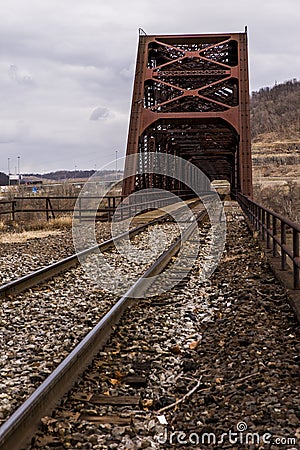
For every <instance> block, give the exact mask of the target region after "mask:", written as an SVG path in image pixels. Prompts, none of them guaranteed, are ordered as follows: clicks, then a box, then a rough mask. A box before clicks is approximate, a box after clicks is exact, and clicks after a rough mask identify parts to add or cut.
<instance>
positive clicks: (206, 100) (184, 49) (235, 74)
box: [123, 33, 252, 196]
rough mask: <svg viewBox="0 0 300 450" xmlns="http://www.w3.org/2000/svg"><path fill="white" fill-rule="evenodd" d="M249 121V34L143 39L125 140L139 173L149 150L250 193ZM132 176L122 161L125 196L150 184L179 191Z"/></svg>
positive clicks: (171, 184)
mask: <svg viewBox="0 0 300 450" xmlns="http://www.w3.org/2000/svg"><path fill="white" fill-rule="evenodd" d="M249 122H250V116H249V81H248V56H247V34H246V33H229V34H199V35H172V36H170V35H165V36H145V35H141V36H140V37H139V46H138V54H137V62H136V73H135V80H134V88H133V96H132V106H131V116H130V124H129V132H128V142H127V155H136V158H133V160H134V163H133V164H135V165H136V169H137V173H138V172H139V173H141V170H138V166H141V165H142V166H143V167H144V166H147V165H149V164H151V161H149V160H148V159H149V158H148V157H147V155H148V154H149V152H166V153H170V154H174V155H177V156H180V157H182V158H184V159H187V160H189V161H191V162H193V163H194V164H195V165H196V166H198V167H199V168H200V169H201V170H202V171H203V172H204V173H205V174H206V175H207V176H208V178H209V179H210V180H214V179H227V180H228V181H229V182H230V184H231V190H232V192H241V193H243V194H245V195H247V196H252V166H251V144H250V123H249ZM130 164H132V160H131V163H130ZM139 169H140V167H139ZM128 173H130V172H129V167H128V164H125V180H124V183H123V194H125V195H129V194H130V193H131V192H133V191H135V190H139V189H142V188H147V187H152V186H153V185H155V187H159V188H162V189H180V188H182V186H180V185H178V184H176V183H177V182H176V180H170V179H167V178H166V177H163V176H156V177H154V176H150V175H145V174H143V175H141V176H140V175H136V176H131V177H128V178H126V177H127V175H126V174H128ZM131 173H132V172H131Z"/></svg>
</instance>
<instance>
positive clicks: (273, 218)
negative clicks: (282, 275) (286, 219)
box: [272, 216, 277, 256]
mask: <svg viewBox="0 0 300 450" xmlns="http://www.w3.org/2000/svg"><path fill="white" fill-rule="evenodd" d="M272 224H273V225H272V237H273V256H277V242H276V240H275V237H276V235H277V221H276V217H275V216H272Z"/></svg>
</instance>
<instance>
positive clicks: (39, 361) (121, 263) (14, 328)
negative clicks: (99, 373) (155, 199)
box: [0, 223, 178, 423]
mask: <svg viewBox="0 0 300 450" xmlns="http://www.w3.org/2000/svg"><path fill="white" fill-rule="evenodd" d="M162 232H165V234H166V235H167V236H168V238H169V242H168V243H170V241H172V239H174V238H175V237H176V236H177V234H178V228H177V226H176V224H173V223H165V224H160V225H154V226H151V227H149V230H147V231H145V232H143V233H142V234H140V235H137V236H135V237H134V238H133V239H132V245H134V247H135V248H136V249H137V250H138V251H141V249H146V250H149V249H150V245H151V236H152V235H153V233H155V236H156V238H157V239H158V240H159V239H160V238H162V239H163V238H164V234H163V233H162ZM149 236H150V240H149ZM163 245H166V242H165V241H162V244H161V246H162V247H163ZM107 258H108V259H109V260H110V263H111V264H112V265H113V264H114V265H115V267H116V268H119V267H122V273H123V275H124V276H126V278H127V279H128V280H129V279H131V280H132V281H133V280H134V279H136V278H137V277H138V275H139V274H141V273H143V272H144V271H145V270H146V268H147V267H148V266H149V265H150V264H151V260H150V259H148V260H146V259H144V260H143V261H140V264H138V265H135V267H134V270H133V268H132V265H131V264H130V263H127V264H126V259H125V258H121V257H120V256H119V255H118V254H117V253H116V252H112V253H110V252H108V253H107ZM154 259H155V255H154V256H153V258H152V261H154ZM116 300H117V297H116V295H115V294H113V293H111V292H110V291H109V290H108V289H105V283H103V288H99V287H97V286H96V285H95V284H93V283H92V282H91V281H90V279H89V278H88V277H87V275H86V273H85V272H84V270H83V269H82V267H81V266H78V267H77V268H75V269H72V270H70V271H67V272H65V273H64V274H63V275H61V276H58V277H55V278H54V279H53V280H51V281H50V282H48V283H45V284H42V285H41V286H38V287H36V288H34V289H30V290H28V291H25V292H24V293H22V294H20V295H18V296H16V297H13V298H7V299H5V300H3V301H2V303H1V317H0V325H1V331H0V342H1V344H0V376H1V381H0V400H1V403H0V423H2V422H4V421H5V420H6V419H7V417H8V416H9V415H10V414H11V413H12V411H14V410H15V409H16V407H17V406H19V405H20V403H22V402H23V401H24V400H25V399H26V398H27V397H28V395H29V394H30V393H31V392H33V390H34V389H35V388H36V387H37V386H38V385H39V384H40V383H41V381H43V380H44V379H45V377H46V376H48V375H49V374H50V373H51V372H52V371H53V369H54V368H55V367H56V366H57V365H58V364H59V362H61V360H62V359H63V358H64V357H66V356H67V354H68V353H69V352H70V351H71V350H72V349H73V348H74V346H75V345H76V344H77V343H78V342H79V341H80V340H81V339H82V338H83V337H84V336H85V335H86V334H87V332H88V331H89V330H90V329H91V328H92V327H93V326H94V325H96V323H97V322H98V321H99V320H100V318H101V317H102V316H103V315H104V314H105V313H106V312H107V311H108V309H109V308H110V307H111V306H112V305H113V304H114V303H115V301H116Z"/></svg>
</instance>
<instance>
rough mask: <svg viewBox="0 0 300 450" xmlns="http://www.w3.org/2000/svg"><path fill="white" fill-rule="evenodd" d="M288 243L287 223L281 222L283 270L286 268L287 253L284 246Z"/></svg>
mask: <svg viewBox="0 0 300 450" xmlns="http://www.w3.org/2000/svg"><path fill="white" fill-rule="evenodd" d="M285 244H286V225H285V223H284V222H281V270H286V253H285V250H284V248H283V246H284V245H285Z"/></svg>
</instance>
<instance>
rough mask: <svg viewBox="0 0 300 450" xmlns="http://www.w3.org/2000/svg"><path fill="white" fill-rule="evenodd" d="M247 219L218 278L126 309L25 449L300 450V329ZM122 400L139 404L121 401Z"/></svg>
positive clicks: (232, 221) (238, 226)
mask: <svg viewBox="0 0 300 450" xmlns="http://www.w3.org/2000/svg"><path fill="white" fill-rule="evenodd" d="M240 219H241V216H240V213H239V210H238V209H233V210H231V212H230V211H229V212H228V223H227V225H228V237H227V243H226V250H225V253H224V257H223V260H222V261H221V263H220V265H219V267H218V269H217V270H216V272H215V273H214V275H213V276H212V277H211V279H210V280H209V281H206V282H204V283H199V281H198V280H199V278H198V274H197V267H196V268H195V269H194V270H193V272H192V274H191V278H190V280H189V281H188V282H187V284H186V286H185V288H184V289H183V290H178V289H173V290H172V291H171V292H169V293H166V294H164V295H162V296H160V297H154V298H152V299H148V300H143V301H141V302H140V303H139V304H138V305H137V306H136V307H135V308H131V309H130V310H128V311H127V313H126V315H125V316H124V317H123V318H122V320H121V323H120V327H118V329H117V330H116V332H115V333H114V334H113V336H112V338H111V341H110V342H109V344H108V345H107V346H106V347H105V348H104V350H103V351H102V352H101V353H100V355H99V359H97V360H96V361H95V362H94V364H93V366H92V367H91V368H90V369H89V371H88V373H87V374H86V376H85V377H84V379H83V380H82V381H80V383H79V384H78V387H77V389H73V391H72V392H71V393H69V395H68V398H67V397H66V398H65V399H64V401H63V402H62V405H61V407H60V408H58V409H57V410H56V412H55V414H54V416H53V417H51V418H47V417H45V418H44V419H43V431H41V432H39V434H38V436H37V439H36V441H35V444H33V445H32V446H30V447H28V448H30V449H37V448H43V449H50V448H53V447H55V448H57V449H66V448H71V449H75V448H76V449H77V448H85V449H102V450H104V449H118V450H125V449H127V450H129V449H140V448H143V449H147V450H150V449H167V448H178V449H184V448H187V449H190V448H195V449H197V450H199V449H203V448H209V449H234V450H239V449H244V448H245V449H250V450H252V449H264V448H268V449H279V448H284V449H290V450H292V449H297V448H299V442H300V429H299V418H300V411H299V405H300V398H299V350H300V346H299V325H298V324H297V323H296V321H295V319H294V316H293V313H292V311H291V309H290V307H289V306H288V305H287V300H286V294H285V290H284V289H283V288H282V287H281V286H280V285H279V284H278V283H277V282H276V280H275V278H274V276H273V274H272V272H271V271H270V269H269V266H268V264H267V262H266V259H265V257H264V255H263V254H262V253H261V251H260V249H259V246H258V245H257V244H256V243H255V242H254V241H253V240H252V239H251V237H250V234H249V232H248V230H247V227H246V224H245V221H241V220H240ZM204 252H205V248H204ZM129 376H131V377H134V379H135V382H134V381H132V378H131V381H130V378H128V377H129ZM137 377H140V380H139V383H138V378H137ZM143 380H144V381H143ZM92 395H94V396H95V397H92ZM97 395H98V396H99V395H102V396H104V397H106V399H107V400H106V402H104V403H106V404H104V405H99V404H98V403H99V402H98V403H97V399H96V397H97ZM122 395H123V396H124V395H126V396H129V397H131V398H132V399H133V400H134V399H136V397H138V401H137V404H136V405H135V406H114V405H113V404H112V402H111V399H112V398H113V396H118V397H119V398H120V396H122ZM185 396H186V397H185ZM181 400H183V401H181ZM175 402H177V405H176V406H175ZM172 404H173V406H170V405H172ZM112 415H113V416H114V419H111V418H107V417H105V416H112ZM100 416H101V418H100ZM113 422H115V423H113ZM116 422H118V423H116ZM237 431H239V432H238V434H235V433H237ZM288 439H292V440H295V441H292V440H290V441H288ZM276 440H277V441H276Z"/></svg>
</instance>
